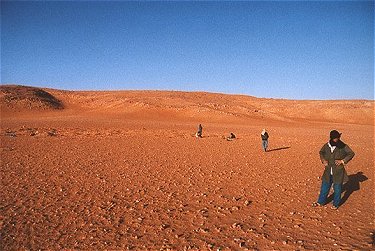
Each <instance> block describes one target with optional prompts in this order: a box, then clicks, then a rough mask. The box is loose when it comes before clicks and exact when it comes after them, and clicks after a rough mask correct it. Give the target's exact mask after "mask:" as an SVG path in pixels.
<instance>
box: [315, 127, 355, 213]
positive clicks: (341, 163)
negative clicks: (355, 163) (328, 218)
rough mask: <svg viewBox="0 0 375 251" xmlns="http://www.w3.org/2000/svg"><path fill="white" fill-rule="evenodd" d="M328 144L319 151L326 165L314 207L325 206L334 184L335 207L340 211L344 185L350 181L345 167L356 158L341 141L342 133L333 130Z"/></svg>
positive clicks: (333, 207)
mask: <svg viewBox="0 0 375 251" xmlns="http://www.w3.org/2000/svg"><path fill="white" fill-rule="evenodd" d="M329 138H330V139H329V141H328V143H326V144H324V145H323V147H322V149H321V150H320V151H319V155H320V160H321V161H322V164H323V165H324V167H325V168H324V172H323V176H322V186H321V188H320V195H319V199H318V201H317V202H314V203H313V206H323V205H324V204H325V203H326V200H327V196H328V193H329V190H330V189H331V186H332V184H333V206H332V207H331V208H332V209H338V207H339V206H340V202H341V191H342V184H343V183H345V182H347V181H348V175H347V173H346V170H345V165H346V164H348V162H349V161H350V160H351V159H352V158H353V157H354V152H353V151H352V149H350V147H349V146H348V145H346V144H345V143H344V142H342V141H341V140H340V138H341V133H339V132H338V131H336V130H333V131H331V132H330V134H329Z"/></svg>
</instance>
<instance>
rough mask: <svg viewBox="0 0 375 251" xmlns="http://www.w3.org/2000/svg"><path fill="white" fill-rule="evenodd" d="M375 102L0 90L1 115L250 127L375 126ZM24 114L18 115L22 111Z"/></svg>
mask: <svg viewBox="0 0 375 251" xmlns="http://www.w3.org/2000/svg"><path fill="white" fill-rule="evenodd" d="M374 103H375V102H374V101H370V100H288V99H273V98H256V97H252V96H245V95H231V94H220V93H209V92H182V91H153V90H143V91H66V90H56V89H47V88H38V87H30V86H20V85H2V86H0V106H1V108H2V116H12V115H13V113H14V112H18V114H21V115H22V114H27V112H28V111H31V110H35V111H40V112H42V111H61V112H63V111H67V112H70V114H73V115H79V114H82V113H85V112H90V113H92V112H97V113H101V114H103V115H105V114H107V115H109V114H112V115H116V116H120V117H121V118H135V119H138V118H139V119H157V120H183V121H207V122H209V121H211V122H214V121H215V122H225V123H228V122H236V123H237V122H238V123H252V122H256V121H258V122H260V123H264V122H266V121H275V122H277V121H279V122H294V123H295V122H297V123H300V122H324V123H326V122H329V123H351V124H366V125H369V124H370V125H373V124H374ZM23 111H24V112H25V113H22V112H23Z"/></svg>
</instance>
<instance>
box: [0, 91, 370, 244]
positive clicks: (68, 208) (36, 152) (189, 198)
mask: <svg viewBox="0 0 375 251" xmlns="http://www.w3.org/2000/svg"><path fill="white" fill-rule="evenodd" d="M0 105H1V132H0V138H1V148H0V151H1V168H0V176H1V183H0V236H1V241H0V250H19V249H32V250H34V249H53V250H61V249H88V250H95V249H111V250H113V249H116V250H168V249H169V250H304V249H308V250H340V249H342V250H371V249H373V247H374V246H373V245H374V231H375V227H374V129H375V128H374V102H373V101H366V100H337V101H294V100H279V99H263V98H255V97H249V96H241V95H224V94H215V93H203V92H193V93H189V92H171V91H168V92H167V91H116V92H114V91H103V92H96V91H90V92H73V91H62V90H54V89H44V88H43V89H40V88H34V87H22V86H1V87H0ZM198 123H202V124H203V138H201V139H197V138H195V137H194V136H193V135H194V133H195V130H196V128H197V124H198ZM263 127H265V128H267V129H268V131H269V133H270V148H271V151H270V152H267V153H264V152H262V150H261V147H260V136H259V134H260V131H261V129H262V128H263ZM331 129H338V130H339V131H341V132H343V140H344V141H345V142H347V143H348V144H349V145H350V146H351V148H352V149H353V150H354V151H355V152H356V156H355V158H354V159H353V160H352V161H351V162H350V163H349V165H348V166H347V170H348V173H349V175H350V177H351V180H350V182H349V183H348V184H346V186H345V190H344V192H343V194H342V196H343V204H342V206H341V207H340V208H339V210H337V211H332V210H331V209H329V206H326V207H323V208H312V207H311V203H312V202H313V201H315V200H316V199H317V195H318V192H319V188H320V182H321V180H320V176H321V174H322V166H321V164H320V161H319V157H318V151H319V150H320V148H321V146H322V145H323V144H324V143H325V142H326V141H327V135H328V133H329V131H330V130H331ZM230 132H234V133H235V134H236V136H237V138H236V139H235V140H233V141H227V140H225V137H226V136H228V135H229V133H230Z"/></svg>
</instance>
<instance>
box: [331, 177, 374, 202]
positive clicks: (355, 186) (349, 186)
mask: <svg viewBox="0 0 375 251" xmlns="http://www.w3.org/2000/svg"><path fill="white" fill-rule="evenodd" d="M366 180H368V178H367V177H366V176H365V175H363V172H357V173H356V174H351V175H349V181H348V182H346V183H345V184H344V185H343V186H342V191H341V193H344V196H343V197H342V198H341V203H340V206H341V205H343V204H344V203H345V202H346V201H347V200H348V199H349V197H350V195H352V193H354V192H355V191H359V189H360V183H361V182H364V181H366ZM332 200H333V194H331V195H330V196H329V197H328V199H327V203H329V202H331V201H332Z"/></svg>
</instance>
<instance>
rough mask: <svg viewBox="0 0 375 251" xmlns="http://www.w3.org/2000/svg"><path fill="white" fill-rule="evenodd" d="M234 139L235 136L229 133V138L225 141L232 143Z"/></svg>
mask: <svg viewBox="0 0 375 251" xmlns="http://www.w3.org/2000/svg"><path fill="white" fill-rule="evenodd" d="M235 138H236V135H234V133H232V132H231V133H230V136H229V137H227V140H228V141H232V140H234V139H235Z"/></svg>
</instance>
